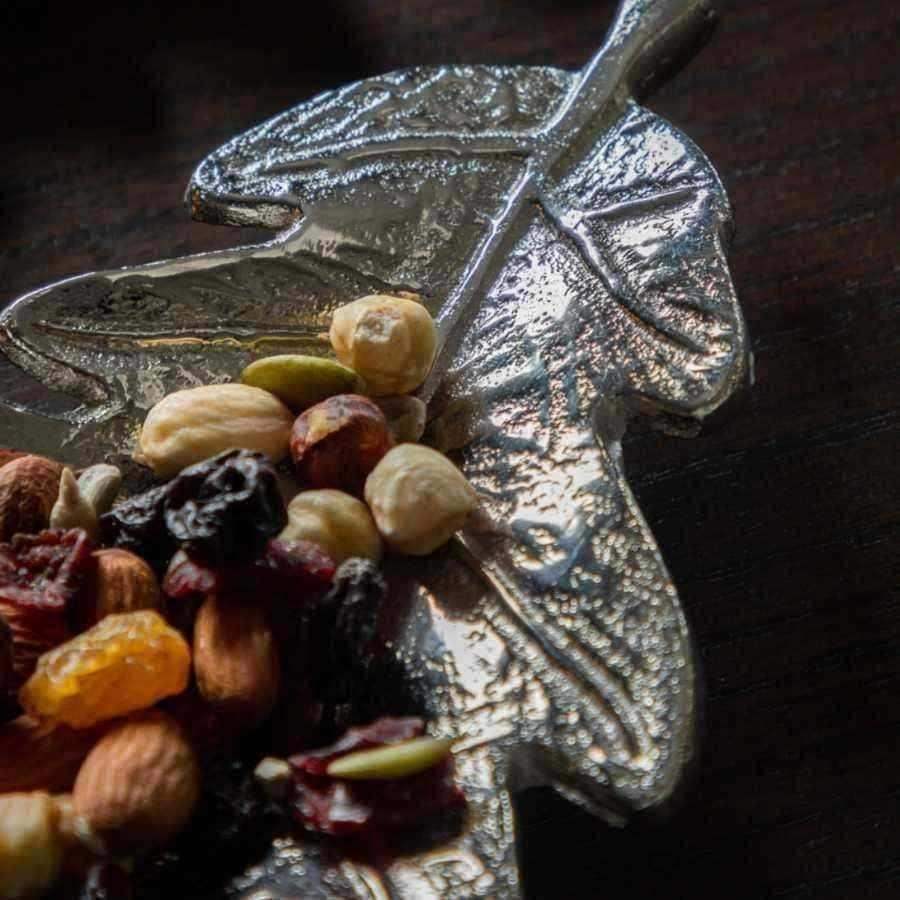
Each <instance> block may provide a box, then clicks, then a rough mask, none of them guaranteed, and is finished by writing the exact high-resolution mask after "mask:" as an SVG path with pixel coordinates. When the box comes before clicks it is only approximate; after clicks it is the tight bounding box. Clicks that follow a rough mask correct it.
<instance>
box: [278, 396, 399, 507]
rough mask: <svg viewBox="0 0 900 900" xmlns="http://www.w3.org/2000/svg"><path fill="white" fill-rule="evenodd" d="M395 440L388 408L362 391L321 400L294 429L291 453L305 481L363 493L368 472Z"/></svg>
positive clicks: (301, 418) (301, 416) (308, 485)
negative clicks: (378, 404) (380, 406)
mask: <svg viewBox="0 0 900 900" xmlns="http://www.w3.org/2000/svg"><path fill="white" fill-rule="evenodd" d="M393 445H394V439H393V437H392V436H391V432H390V429H389V428H388V424H387V419H385V417H384V413H382V411H381V410H380V409H379V408H378V407H377V406H376V405H375V404H374V403H373V402H372V401H371V400H369V399H368V398H366V397H360V396H358V395H357V394H339V395H338V396H336V397H329V398H328V399H327V400H323V401H322V402H321V403H317V404H316V405H315V406H312V407H310V408H309V409H308V410H306V412H305V413H303V414H302V415H300V416H299V417H298V418H297V421H296V422H295V423H294V427H293V430H292V431H291V456H292V457H293V460H294V465H295V467H296V471H297V476H298V478H299V479H300V481H301V483H302V484H303V485H304V486H305V487H311V488H336V489H338V490H342V491H346V492H347V493H348V494H355V495H361V494H362V491H363V486H364V485H365V481H366V477H367V476H368V474H369V472H371V471H372V469H374V468H375V466H376V464H377V463H378V460H380V459H381V457H382V456H384V454H385V453H387V451H388V450H390V448H391V447H393Z"/></svg>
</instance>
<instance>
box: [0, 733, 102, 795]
mask: <svg viewBox="0 0 900 900" xmlns="http://www.w3.org/2000/svg"><path fill="white" fill-rule="evenodd" d="M108 730H109V726H108V725H100V726H95V727H93V728H79V729H74V728H67V727H66V726H65V725H53V724H51V723H49V722H45V721H41V720H39V719H35V718H32V717H31V716H26V715H23V716H19V717H18V718H17V719H13V720H12V721H11V722H5V723H4V724H3V725H0V793H7V792H9V791H34V790H37V789H38V788H41V789H43V790H48V791H66V790H69V788H71V787H72V785H73V784H74V783H75V776H76V775H77V774H78V769H79V767H80V766H81V764H82V762H83V761H84V758H85V757H86V756H87V755H88V753H89V752H90V750H91V748H92V747H93V746H94V744H96V743H97V741H98V740H99V739H100V738H101V737H102V736H103V735H104V734H105V733H106V732H107V731H108Z"/></svg>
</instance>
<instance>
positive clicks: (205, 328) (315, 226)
mask: <svg viewBox="0 0 900 900" xmlns="http://www.w3.org/2000/svg"><path fill="white" fill-rule="evenodd" d="M709 17H710V9H709V4H708V3H707V2H706V0H623V2H622V4H621V6H620V8H619V10H618V12H617V15H616V18H615V21H614V23H613V25H612V27H611V29H610V31H609V34H608V36H607V38H606V40H605V42H604V43H603V46H602V47H601V48H600V50H599V51H598V53H597V54H596V56H595V57H594V58H593V59H592V60H591V61H590V62H589V63H588V64H587V65H586V66H585V67H584V69H582V70H581V71H580V72H574V73H573V72H566V71H561V70H558V69H553V68H543V67H534V68H526V67H505V66H443V67H438V68H415V69H408V70H403V71H399V72H393V73H390V74H388V75H384V76H381V77H377V78H369V79H366V80H364V81H361V82H359V83H356V84H352V85H349V86H347V87H344V88H341V89H339V90H335V91H331V92H329V93H326V94H323V95H321V96H319V97H316V98H314V99H312V100H309V101H307V102H304V103H302V104H300V105H299V106H297V107H295V108H293V109H291V110H289V111H287V112H286V113H283V114H282V115H280V116H277V117H275V118H274V119H271V120H269V121H267V122H264V123H263V124H262V125H259V126H258V127H256V128H254V129H252V130H250V131H248V132H247V133H245V134H242V135H240V136H239V137H236V138H235V139H233V140H232V141H230V142H229V143H227V144H226V145H225V146H224V147H222V148H220V149H219V150H217V151H216V152H215V153H213V154H212V155H210V156H209V157H208V158H207V159H205V160H204V161H203V162H202V163H201V164H200V166H199V168H198V169H197V171H196V172H195V174H194V176H193V179H192V181H191V184H190V186H189V188H188V199H189V202H190V206H191V209H192V212H193V215H194V216H195V217H196V218H198V219H201V220H204V221H207V222H215V223H227V224H242V225H257V226H265V227H267V228H271V229H273V230H274V231H275V232H276V236H275V237H274V239H273V240H271V241H270V242H268V243H265V244H260V245H257V246H251V247H244V248H241V249H237V250H233V251H228V252H216V253H209V254H203V255H199V256H193V257H186V258H182V259H175V260H170V261H164V262H158V263H153V264H151V265H146V266H139V267H131V268H126V269H121V270H115V271H108V272H100V273H91V274H87V275H82V276H79V277H77V278H72V279H69V280H67V281H63V282H60V283H58V284H54V285H50V286H48V287H44V288H41V289H39V290H37V291H34V292H32V293H30V294H28V295H26V296H24V297H22V298H20V299H19V300H17V301H16V302H15V303H13V304H12V306H10V307H9V308H8V309H7V310H6V311H5V312H4V313H3V315H2V319H0V347H2V349H3V351H4V352H5V354H6V356H7V357H8V358H9V360H11V361H12V363H14V364H15V365H14V366H13V365H6V366H5V367H3V368H0V379H2V383H0V397H2V399H0V444H9V445H13V446H22V445H23V444H24V445H26V446H27V447H28V448H29V449H31V450H33V451H35V452H45V453H48V454H51V455H55V456H57V457H62V458H64V459H66V460H68V461H70V462H72V463H76V464H85V463H88V462H95V461H99V460H100V459H101V458H102V457H104V456H116V457H117V458H119V457H121V456H122V455H123V454H127V453H128V452H129V451H130V448H131V447H132V445H133V442H134V437H135V434H136V431H137V428H138V426H139V423H140V422H141V420H142V418H143V416H144V414H145V413H146V411H147V410H148V409H149V408H150V407H151V406H152V405H153V404H154V403H155V402H156V401H158V400H159V399H160V398H161V397H163V396H164V395H165V394H166V393H168V392H171V391H173V390H176V389H179V388H182V387H186V386H191V385H199V384H203V383H210V382H218V381H228V380H232V379H233V378H234V377H235V376H236V373H238V372H240V370H241V369H242V368H243V366H244V365H246V364H247V363H248V362H249V361H250V360H252V359H253V358H256V357H257V356H260V355H266V354H270V353H273V352H288V351H300V352H304V353H311V354H325V353H326V352H327V350H328V347H327V343H326V342H324V341H323V340H322V338H321V333H322V332H324V331H326V330H327V327H328V322H329V318H330V314H331V311H332V310H333V309H334V308H335V307H336V306H337V305H339V304H341V303H344V302H347V301H349V300H352V299H354V298H356V297H359V296H362V295H364V294H367V293H373V292H385V291H392V290H398V289H406V290H415V291H418V292H419V293H421V294H422V295H423V296H424V298H425V301H426V303H427V305H428V306H429V308H430V310H431V312H432V313H433V315H434V316H435V318H436V320H437V322H438V326H439V333H440V338H441V342H442V349H441V351H440V353H439V356H438V361H437V363H436V366H435V368H434V370H433V371H432V374H431V376H430V377H429V379H428V381H427V382H426V384H425V386H424V387H423V389H422V391H421V392H420V393H421V396H422V397H423V399H425V400H427V401H428V404H429V429H428V440H430V441H431V442H432V443H434V444H435V445H437V446H439V447H440V448H441V449H444V450H446V451H448V452H451V453H453V454H454V458H455V459H457V461H458V462H459V463H460V465H461V466H462V468H463V470H464V471H465V473H466V475H467V476H468V478H469V479H470V481H471V482H472V484H473V485H474V486H475V487H476V489H477V490H478V492H479V494H480V497H481V507H482V512H481V514H480V516H479V517H478V518H477V520H476V521H475V522H474V523H473V524H472V526H471V527H469V528H468V529H467V530H466V531H465V532H464V533H463V534H462V535H461V536H460V539H459V541H458V543H457V544H456V545H455V546H454V547H452V548H451V549H450V550H447V551H444V552H442V553H439V554H437V555H435V556H434V557H433V558H430V559H427V560H425V561H422V562H413V561H410V560H403V562H402V565H401V563H400V562H394V563H392V564H391V565H392V568H393V570H394V571H393V576H394V581H395V582H401V581H402V583H403V584H402V587H403V589H402V590H400V589H399V588H398V594H399V596H397V597H395V598H394V608H393V621H392V634H391V645H390V646H391V648H392V650H391V652H392V654H393V657H394V659H395V660H396V662H397V664H398V665H399V667H400V668H401V669H402V672H403V679H404V684H405V687H406V688H407V689H408V690H409V691H410V692H411V693H412V694H413V695H415V696H416V697H418V698H421V701H420V702H421V703H422V705H423V706H422V712H423V714H424V715H426V716H427V718H428V719H429V720H430V723H431V727H430V730H431V731H432V733H433V734H435V735H438V736H441V735H452V736H462V737H464V738H469V739H471V741H470V749H468V750H465V751H464V752H461V753H459V754H458V757H457V773H458V779H459V782H460V784H461V786H462V788H463V790H464V792H465V795H466V798H467V801H468V810H467V814H466V819H465V822H464V824H463V826H462V828H461V829H458V830H457V831H456V833H454V834H452V835H451V836H450V837H447V835H446V830H444V831H441V830H440V829H439V828H437V827H436V829H435V833H434V835H433V836H431V837H430V839H428V840H425V839H424V838H423V836H421V835H420V838H423V839H421V840H420V841H419V846H418V848H417V850H416V851H415V852H411V853H410V854H408V855H402V856H400V857H398V858H395V859H393V860H392V861H390V862H388V863H385V864H384V865H371V864H362V863H359V862H356V861H353V860H352V859H350V858H345V857H342V856H341V855H340V850H334V849H333V848H331V847H329V846H328V845H326V844H323V843H321V842H318V843H317V842H313V841H307V840H305V839H304V837H303V836H302V835H301V834H297V833H296V832H295V833H291V834H285V835H282V836H280V837H279V838H278V839H277V840H276V841H275V842H274V843H273V845H272V846H271V848H270V849H269V850H268V852H267V853H265V854H264V856H263V858H260V859H259V860H258V864H257V865H255V866H253V867H252V868H250V869H248V870H247V871H246V872H244V873H243V874H241V875H239V876H236V877H234V878H230V879H229V880H228V881H227V884H226V885H224V886H222V885H221V884H220V885H219V887H218V888H217V890H219V891H220V893H222V894H224V895H226V896H246V897H251V896H252V897H258V898H261V897H273V898H278V897H293V896H297V891H298V890H302V893H303V896H304V897H370V898H383V897H393V898H408V900H427V898H454V897H458V898H461V897H476V896H477V897H480V896H485V897H487V896H490V897H497V898H514V897H518V896H520V884H519V874H518V869H517V865H516V859H515V823H514V819H513V814H512V807H511V803H510V792H511V791H514V790H516V789H519V788H521V787H523V786H528V785H534V784H545V785H552V786H554V787H556V788H557V789H558V790H559V791H561V792H562V793H563V794H564V795H565V796H566V797H568V798H570V799H571V800H573V801H574V802H576V803H579V804H581V805H583V806H585V807H587V808H588V809H590V810H592V811H594V812H596V813H597V814H599V815H601V816H604V817H605V818H607V819H608V820H611V821H614V822H624V821H626V820H627V819H628V817H629V816H630V815H631V814H632V813H634V812H636V811H642V810H653V809H657V808H660V807H662V806H664V805H665V804H666V802H667V801H668V800H669V799H670V798H671V796H672V794H673V792H674V791H675V788H676V786H677V785H678V783H679V779H680V777H681V775H682V773H683V771H684V769H685V767H686V765H687V764H688V762H689V760H690V759H691V756H692V753H693V746H694V730H695V707H696V702H695V691H696V686H695V667H694V663H693V661H692V654H691V649H690V641H689V636H688V631H687V627H686V624H685V619H684V616H683V614H682V611H681V608H680V606H679V602H678V598H677V595H676V592H675V588H674V587H673V585H672V582H671V580H670V577H669V574H668V572H667V571H666V568H665V565H664V564H663V562H662V559H661V556H660V553H659V550H658V549H657V547H656V544H655V543H654V540H653V536H652V535H651V533H650V531H649V529H648V527H647V525H646V523H645V522H644V519H643V517H642V515H641V512H640V510H639V509H638V507H637V505H636V503H635V500H634V498H633V497H632V495H631V492H630V491H629V488H628V485H627V481H626V478H625V472H624V469H623V460H622V453H621V446H620V438H621V435H622V432H623V430H624V427H625V423H626V420H627V418H628V416H629V415H630V414H632V413H635V412H645V413H650V414H660V413H661V414H665V415H667V416H672V415H674V416H679V417H691V418H700V417H703V416H704V415H706V414H707V413H708V412H710V411H711V410H713V409H714V408H715V407H717V406H718V405H719V404H721V403H722V402H723V401H724V400H725V399H726V398H727V397H728V396H729V395H730V394H731V393H732V391H733V390H734V389H735V387H736V386H737V385H738V384H739V383H740V382H741V380H742V379H743V377H744V375H745V372H746V335H745V330H744V325H743V322H742V318H741V313H740V310H739V308H738V304H737V300H736V297H735V293H734V289H733V286H732V283H731V280H730V276H729V272H728V266H727V262H726V259H725V254H724V250H723V244H724V243H725V241H726V240H727V237H728V234H729V228H730V210H729V206H728V201H727V198H726V196H725V194H724V191H723V188H722V185H721V184H720V182H719V179H718V177H717V175H716V173H715V171H714V169H713V167H712V166H711V164H710V163H709V162H708V160H706V158H705V157H704V156H703V154H702V153H701V152H700V151H699V150H698V148H697V147H695V146H694V145H693V144H692V143H691V141H690V140H688V139H687V138H686V137H685V136H684V135H683V134H682V133H680V132H679V131H678V130H676V129H675V128H673V127H672V126H671V125H669V124H668V123H667V122H665V121H663V120H662V119H660V118H659V117H658V116H656V115H654V114H653V113H651V112H649V111H648V110H647V109H644V108H643V107H642V106H640V105H639V104H638V102H637V101H636V100H635V99H634V98H635V96H636V95H637V94H638V93H639V92H640V91H641V89H642V87H643V86H644V85H645V84H647V83H648V82H649V81H650V80H651V78H652V77H653V76H654V75H656V74H657V72H658V71H659V70H660V68H661V67H662V65H663V64H664V63H665V62H666V61H667V60H669V59H670V58H672V57H673V56H674V55H675V54H676V53H681V52H682V51H683V50H684V49H685V48H686V47H687V46H689V45H690V43H691V42H692V41H693V40H694V39H695V38H696V37H697V36H698V34H699V33H700V32H701V31H703V30H704V29H705V28H706V25H707V24H708V21H709ZM701 538H702V536H701V535H698V539H701ZM385 703H386V707H389V705H390V698H386V699H385ZM213 895H215V894H213Z"/></svg>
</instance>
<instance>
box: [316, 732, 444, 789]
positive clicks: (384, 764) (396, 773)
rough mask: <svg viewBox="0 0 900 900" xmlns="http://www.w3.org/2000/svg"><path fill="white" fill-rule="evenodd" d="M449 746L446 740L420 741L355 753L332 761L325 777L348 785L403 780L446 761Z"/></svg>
mask: <svg viewBox="0 0 900 900" xmlns="http://www.w3.org/2000/svg"><path fill="white" fill-rule="evenodd" d="M452 746H453V741H450V740H438V739H437V738H430V737H420V738H413V739H412V740H411V741H400V742H399V743H396V744H387V745H386V746H384V747H375V748H374V749H372V750H359V751H358V752H356V753H348V754H347V755H346V756H341V757H339V758H338V759H336V760H335V761H334V762H333V763H331V765H329V766H328V774H329V775H330V776H331V777H332V778H346V779H348V780H351V781H361V780H376V779H377V780H387V779H390V778H405V777H406V776H407V775H416V774H418V773H419V772H424V771H425V770H426V769H430V768H432V767H433V766H436V765H437V764H438V763H439V762H441V760H443V759H446V757H447V756H448V754H449V753H450V748H451V747H452Z"/></svg>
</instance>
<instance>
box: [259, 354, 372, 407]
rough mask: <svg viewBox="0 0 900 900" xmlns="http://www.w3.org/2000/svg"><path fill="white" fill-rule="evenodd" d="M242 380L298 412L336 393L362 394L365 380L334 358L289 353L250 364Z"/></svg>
mask: <svg viewBox="0 0 900 900" xmlns="http://www.w3.org/2000/svg"><path fill="white" fill-rule="evenodd" d="M241 381H242V382H243V383H244V384H249V385H252V386H253V387H258V388H262V389H263V390H264V391H268V392H269V393H270V394H274V395H275V396H276V397H278V399H279V400H281V401H282V402H283V403H285V404H287V405H288V406H289V407H290V408H291V409H293V410H295V411H296V412H300V411H301V410H304V409H306V408H307V407H310V406H312V405H313V404H314V403H319V402H321V401H322V400H325V399H327V398H328V397H333V396H334V395H335V394H359V393H362V390H363V386H364V385H363V381H362V379H361V378H360V377H359V376H358V375H357V374H356V372H354V371H353V370H352V369H348V368H347V367H346V366H342V365H341V364H340V363H339V362H335V361H334V360H333V359H323V358H322V357H320V356H302V355H300V354H293V353H288V354H284V355H283V356H267V357H266V358H265V359H258V360H256V362H252V363H250V365H249V366H247V368H246V369H244V371H243V372H242V373H241Z"/></svg>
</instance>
